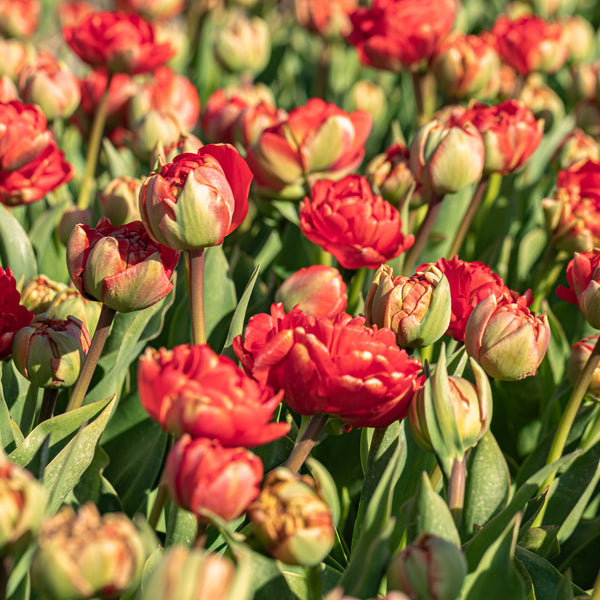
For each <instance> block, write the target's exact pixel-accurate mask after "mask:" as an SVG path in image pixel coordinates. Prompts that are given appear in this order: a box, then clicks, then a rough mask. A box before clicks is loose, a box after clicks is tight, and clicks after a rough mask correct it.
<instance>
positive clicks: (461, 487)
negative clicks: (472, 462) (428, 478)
mask: <svg viewBox="0 0 600 600" xmlns="http://www.w3.org/2000/svg"><path fill="white" fill-rule="evenodd" d="M466 466H467V458H466V456H465V455H463V456H462V458H460V459H458V458H455V459H454V461H453V463H452V471H451V472H450V479H448V489H447V494H446V498H447V502H448V507H449V508H450V512H451V513H452V517H453V518H454V524H455V525H456V527H457V529H460V521H461V519H462V511H463V505H464V502H465V481H466V477H467V469H466Z"/></svg>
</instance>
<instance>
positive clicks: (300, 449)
mask: <svg viewBox="0 0 600 600" xmlns="http://www.w3.org/2000/svg"><path fill="white" fill-rule="evenodd" d="M328 419H329V415H324V414H318V415H312V416H311V417H310V419H309V420H308V425H307V426H306V429H305V430H304V432H303V433H302V435H301V436H300V438H299V439H298V440H297V441H296V445H295V446H294V448H293V449H292V452H291V454H290V456H289V458H288V459H287V461H286V463H285V466H286V468H287V469H289V470H290V471H293V472H294V473H297V472H298V471H299V470H300V467H301V466H302V465H303V464H304V461H305V460H306V459H307V458H308V455H309V454H310V451H311V450H312V449H313V448H314V446H315V444H316V443H317V440H318V439H319V436H320V435H321V432H322V431H323V429H325V425H326V424H327V420H328Z"/></svg>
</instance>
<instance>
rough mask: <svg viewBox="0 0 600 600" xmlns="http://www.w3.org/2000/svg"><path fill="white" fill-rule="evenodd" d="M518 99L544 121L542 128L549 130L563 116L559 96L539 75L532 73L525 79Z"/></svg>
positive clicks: (563, 109)
mask: <svg viewBox="0 0 600 600" xmlns="http://www.w3.org/2000/svg"><path fill="white" fill-rule="evenodd" d="M519 100H521V102H523V104H524V105H525V106H526V107H527V108H528V109H529V110H530V111H531V112H532V113H533V116H534V117H535V118H536V119H538V120H541V121H543V122H544V130H545V131H549V130H550V129H552V128H553V126H554V124H555V123H558V122H560V121H561V120H562V119H563V117H564V116H565V105H564V104H563V101H562V100H561V99H560V96H559V95H558V94H557V93H556V92H555V91H554V90H553V89H552V88H551V87H550V86H548V85H546V84H545V83H544V80H543V78H542V76H541V75H538V74H533V75H530V76H529V77H528V78H527V79H526V80H525V85H524V86H523V89H522V90H521V93H520V95H519Z"/></svg>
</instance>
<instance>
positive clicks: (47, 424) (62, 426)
mask: <svg viewBox="0 0 600 600" xmlns="http://www.w3.org/2000/svg"><path fill="white" fill-rule="evenodd" d="M110 401H111V398H106V399H105V400H100V401H98V402H95V403H93V404H88V405H86V406H82V407H81V408H78V409H76V410H72V411H71V412H68V413H65V414H63V415H57V416H56V417H52V418H51V419H48V420H47V421H44V422H43V423H40V424H39V425H38V426H37V427H36V428H35V429H34V430H33V431H32V432H31V433H30V434H29V435H28V436H27V437H26V438H25V440H23V442H22V443H21V444H20V445H19V446H18V447H17V448H16V449H15V450H14V451H13V452H11V454H9V456H8V458H9V460H11V461H12V462H14V463H16V464H18V465H20V466H21V467H26V466H28V465H29V464H30V463H31V461H32V460H33V459H34V457H35V455H36V453H37V452H38V450H39V449H40V448H41V446H42V444H43V443H44V440H45V439H46V438H47V437H48V436H50V443H51V446H50V455H53V454H57V453H58V450H59V449H62V447H63V446H64V445H61V442H63V441H64V440H65V439H67V438H68V437H69V436H71V435H72V434H74V433H75V432H76V431H77V430H78V429H79V427H80V426H81V423H83V422H84V421H91V420H93V419H95V418H96V417H97V416H98V415H99V414H100V413H101V412H102V411H103V410H104V409H105V408H106V407H107V406H108V404H109V402H110Z"/></svg>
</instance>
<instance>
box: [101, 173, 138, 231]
mask: <svg viewBox="0 0 600 600" xmlns="http://www.w3.org/2000/svg"><path fill="white" fill-rule="evenodd" d="M141 189H142V181H141V179H137V178H134V177H128V176H127V175H123V176H122V177H116V178H115V179H113V180H112V181H111V182H110V183H109V184H108V185H107V186H106V187H105V188H104V189H103V190H102V191H101V192H100V194H99V195H98V199H99V200H100V206H101V207H102V213H103V214H104V216H105V217H108V219H109V220H110V222H111V223H112V224H113V225H116V226H117V227H119V226H121V225H125V223H131V221H139V220H140V208H139V195H140V190H141Z"/></svg>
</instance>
